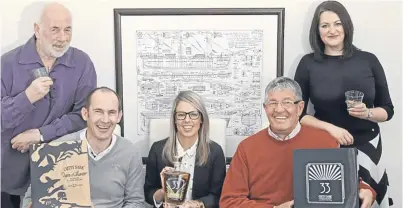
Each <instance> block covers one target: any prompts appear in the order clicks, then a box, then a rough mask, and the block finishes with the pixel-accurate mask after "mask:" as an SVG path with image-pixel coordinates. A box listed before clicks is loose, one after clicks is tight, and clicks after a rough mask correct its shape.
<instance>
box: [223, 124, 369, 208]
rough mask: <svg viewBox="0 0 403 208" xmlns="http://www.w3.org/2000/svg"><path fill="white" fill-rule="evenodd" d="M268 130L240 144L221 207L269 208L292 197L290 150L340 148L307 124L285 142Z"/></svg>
mask: <svg viewBox="0 0 403 208" xmlns="http://www.w3.org/2000/svg"><path fill="white" fill-rule="evenodd" d="M267 130H268V129H267V128H266V129H263V130H262V131H260V132H258V133H257V134H255V135H252V136H250V137H248V138H246V139H245V140H243V141H242V142H241V143H240V144H239V146H238V149H237V151H236V153H235V155H234V157H233V158H232V161H231V165H230V168H229V170H228V172H227V176H226V178H225V181H224V186H223V190H222V194H221V199H220V208H226V207H228V208H234V207H242V208H246V207H253V208H260V207H265V208H272V207H273V206H278V205H280V204H282V203H284V202H287V201H291V200H293V171H292V155H293V150H295V149H316V148H338V147H339V145H338V144H337V142H336V140H335V139H334V138H333V137H331V136H330V135H329V134H328V133H327V132H325V131H322V130H319V129H314V128H311V127H307V126H302V127H301V131H300V132H299V133H298V134H297V135H296V136H295V137H293V138H292V139H290V140H286V141H278V140H275V139H274V138H273V137H271V136H269V134H268V131H267ZM360 186H361V187H362V188H369V186H366V185H365V184H360ZM371 191H372V193H373V194H374V196H375V192H374V190H372V189H371ZM374 198H375V197H374Z"/></svg>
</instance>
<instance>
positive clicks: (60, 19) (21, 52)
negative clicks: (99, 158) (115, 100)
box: [1, 3, 97, 208]
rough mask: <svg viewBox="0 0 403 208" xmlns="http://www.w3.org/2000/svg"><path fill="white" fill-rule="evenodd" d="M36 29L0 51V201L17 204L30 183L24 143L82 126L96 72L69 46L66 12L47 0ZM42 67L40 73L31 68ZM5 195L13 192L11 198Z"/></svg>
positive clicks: (69, 20) (69, 25) (69, 22)
mask: <svg viewBox="0 0 403 208" xmlns="http://www.w3.org/2000/svg"><path fill="white" fill-rule="evenodd" d="M38 19H39V20H38V21H37V22H36V23H35V24H34V32H35V34H34V35H33V36H32V37H31V38H30V39H29V40H28V41H27V42H26V43H25V44H24V45H21V46H19V47H17V48H15V49H13V50H11V51H9V52H7V53H5V54H3V55H2V56H1V84H2V85H1V137H2V139H1V190H2V207H3V206H4V207H10V208H11V207H18V203H19V200H18V198H19V196H22V195H24V193H25V191H26V189H27V187H28V184H29V156H28V153H27V151H28V148H29V146H30V145H31V144H34V143H39V142H49V141H52V140H54V139H56V138H58V137H61V136H64V135H66V134H68V133H71V132H75V131H77V130H79V129H83V128H85V126H86V125H85V122H84V121H83V119H82V118H81V116H80V110H81V108H82V107H83V105H84V102H85V99H86V96H87V95H88V93H89V92H90V91H91V90H93V89H95V87H96V85H97V84H96V80H97V75H96V72H95V69H94V65H93V63H92V61H91V59H90V58H89V56H88V55H87V54H86V53H84V52H83V51H81V50H79V49H77V48H74V47H70V46H69V44H70V41H71V37H72V17H71V13H70V11H69V10H68V9H66V8H65V7H64V6H62V5H60V4H57V3H50V4H48V5H46V6H45V7H44V9H43V12H42V13H41V16H40V18H38ZM39 68H43V69H45V70H43V74H45V76H42V77H39V78H38V77H36V76H34V73H33V72H34V71H36V70H37V69H39ZM9 195H16V198H17V200H16V203H14V204H13V205H11V204H10V200H7V199H9V197H8V196H9Z"/></svg>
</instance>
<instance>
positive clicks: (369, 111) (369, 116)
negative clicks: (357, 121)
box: [367, 108, 373, 119]
mask: <svg viewBox="0 0 403 208" xmlns="http://www.w3.org/2000/svg"><path fill="white" fill-rule="evenodd" d="M372 115H373V114H372V111H371V109H369V108H368V114H367V119H370V118H372Z"/></svg>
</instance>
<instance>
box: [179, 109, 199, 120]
mask: <svg viewBox="0 0 403 208" xmlns="http://www.w3.org/2000/svg"><path fill="white" fill-rule="evenodd" d="M187 115H189V118H190V119H192V120H197V119H198V118H199V117H200V113H199V112H198V111H190V112H187V113H186V112H182V111H178V112H175V118H176V119H177V120H185V118H186V116H187Z"/></svg>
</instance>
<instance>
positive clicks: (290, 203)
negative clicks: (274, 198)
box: [274, 200, 294, 208]
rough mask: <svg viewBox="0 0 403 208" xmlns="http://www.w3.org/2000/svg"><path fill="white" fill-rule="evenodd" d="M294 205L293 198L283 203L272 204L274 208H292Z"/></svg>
mask: <svg viewBox="0 0 403 208" xmlns="http://www.w3.org/2000/svg"><path fill="white" fill-rule="evenodd" d="M293 206H294V200H291V201H288V202H286V203H284V204H280V205H278V206H274V208H292V207H293Z"/></svg>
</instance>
